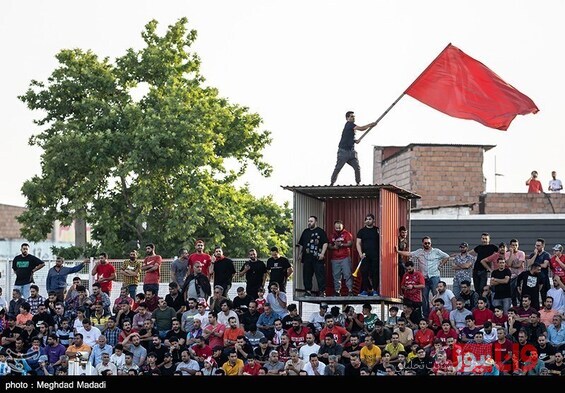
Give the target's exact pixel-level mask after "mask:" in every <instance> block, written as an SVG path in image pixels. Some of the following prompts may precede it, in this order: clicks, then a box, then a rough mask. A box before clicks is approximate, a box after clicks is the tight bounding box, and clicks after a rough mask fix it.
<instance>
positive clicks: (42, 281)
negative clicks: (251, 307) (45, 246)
mask: <svg viewBox="0 0 565 393" xmlns="http://www.w3.org/2000/svg"><path fill="white" fill-rule="evenodd" d="M173 260H174V259H163V263H162V264H161V275H160V277H161V279H160V281H161V283H160V285H159V294H160V295H161V296H164V295H165V294H166V293H168V285H169V283H170V282H171V263H173ZM232 261H233V262H234V265H235V270H236V271H237V272H239V270H240V269H241V267H242V266H243V264H244V263H245V262H246V261H248V259H247V258H234V259H232ZM44 262H45V267H44V268H43V269H40V270H38V271H37V272H35V273H34V275H33V278H34V281H35V284H36V285H37V286H38V287H39V294H40V295H41V296H43V297H45V298H46V297H47V289H46V287H45V285H46V281H47V273H48V272H49V269H50V268H51V267H53V266H55V260H46V261H44ZM108 262H110V263H111V264H112V265H113V266H114V268H115V269H116V279H115V280H114V281H113V284H112V293H111V294H110V298H111V300H112V301H113V300H114V299H115V298H117V297H118V296H119V295H120V288H121V287H122V280H123V274H122V271H121V269H120V268H121V266H122V264H123V262H124V260H123V259H110V260H108ZM80 263H82V260H77V261H65V262H64V266H67V267H73V266H76V265H79V264H80ZM291 263H292V261H291ZM92 266H93V264H92V263H90V264H88V265H87V266H85V267H84V268H83V269H82V270H81V271H80V272H79V273H75V274H69V276H68V277H67V285H68V286H70V285H72V280H73V277H77V276H78V277H80V278H81V280H82V282H83V283H84V285H85V286H86V287H88V289H89V291H90V290H92V284H93V283H94V277H93V276H92V275H91V274H90V272H91V271H92ZM144 276H145V272H141V275H140V280H139V283H140V285H139V287H138V292H142V290H143V284H142V283H143V277H144ZM15 281H16V276H15V274H14V271H13V270H12V261H11V260H9V259H4V260H0V288H2V289H3V296H4V299H6V300H7V301H10V298H11V296H12V287H13V286H14V282H15ZM243 282H245V277H238V276H236V277H234V283H243Z"/></svg>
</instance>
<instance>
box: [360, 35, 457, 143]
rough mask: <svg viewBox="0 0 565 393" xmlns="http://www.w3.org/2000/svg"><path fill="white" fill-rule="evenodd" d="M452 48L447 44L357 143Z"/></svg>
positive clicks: (364, 134) (365, 133) (361, 137)
mask: <svg viewBox="0 0 565 393" xmlns="http://www.w3.org/2000/svg"><path fill="white" fill-rule="evenodd" d="M450 46H451V42H450V43H449V44H447V46H446V47H445V48H444V49H443V50H442V51H441V52H439V55H437V56H436V58H435V59H434V60H433V61H432V62H431V63H430V64H429V65H428V66H427V67H426V69H425V70H424V71H422V72H421V73H420V75H419V76H418V77H417V78H416V80H415V81H414V82H412V83H411V84H410V86H408V88H407V89H406V90H404V92H403V93H402V94H401V95H400V97H398V98H397V99H396V100H395V101H394V102H393V103H392V104H391V105H390V106H389V107H388V109H387V110H386V111H384V113H383V114H382V115H381V116H380V117H379V118H378V119H377V120H376V121H375V125H374V126H371V127H369V128H368V129H367V131H365V132H364V133H363V135H361V136H360V137H359V139H357V143H360V142H361V140H362V139H363V138H365V136H366V135H367V134H368V133H369V131H371V130H372V129H373V128H374V127H375V126H376V125H377V124H378V123H379V121H381V120H382V118H383V117H385V116H386V114H387V113H388V112H389V111H390V110H391V109H392V108H393V107H394V106H395V105H396V103H397V102H398V101H400V99H401V98H402V97H404V95H405V94H406V92H407V91H408V90H410V88H411V87H412V86H413V85H414V84H415V83H416V82H418V80H419V79H420V78H421V77H422V75H424V74H425V73H426V71H428V69H429V68H430V67H431V66H432V64H434V63H435V62H436V60H437V59H438V58H439V57H440V56H441V54H442V53H443V52H445V50H446V49H447V48H449V47H450Z"/></svg>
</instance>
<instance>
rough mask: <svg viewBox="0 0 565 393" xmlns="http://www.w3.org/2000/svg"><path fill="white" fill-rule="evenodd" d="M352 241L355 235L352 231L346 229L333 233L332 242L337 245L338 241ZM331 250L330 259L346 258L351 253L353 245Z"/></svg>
mask: <svg viewBox="0 0 565 393" xmlns="http://www.w3.org/2000/svg"><path fill="white" fill-rule="evenodd" d="M351 241H353V235H352V234H351V233H350V232H348V231H346V230H345V229H344V230H343V231H341V232H334V233H332V237H331V238H330V244H332V245H335V243H336V242H341V243H349V242H351ZM352 244H353V243H352ZM329 251H330V260H332V259H333V260H339V259H345V258H347V257H348V256H350V255H351V246H349V247H343V246H342V247H339V248H338V249H336V250H334V249H329Z"/></svg>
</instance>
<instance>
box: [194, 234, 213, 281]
mask: <svg viewBox="0 0 565 393" xmlns="http://www.w3.org/2000/svg"><path fill="white" fill-rule="evenodd" d="M195 247H196V251H195V252H193V253H192V254H190V256H189V257H188V266H190V272H189V273H194V264H195V263H196V262H200V264H201V265H202V274H204V275H205V276H206V277H208V279H210V270H211V269H210V267H211V266H212V257H211V256H210V254H207V253H205V252H204V240H202V239H198V240H197V241H196V246H195ZM214 284H215V283H214Z"/></svg>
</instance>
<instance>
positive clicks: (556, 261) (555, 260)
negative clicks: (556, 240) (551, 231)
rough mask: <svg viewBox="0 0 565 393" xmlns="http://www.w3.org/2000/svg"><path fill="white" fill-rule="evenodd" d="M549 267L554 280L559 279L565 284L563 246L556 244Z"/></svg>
mask: <svg viewBox="0 0 565 393" xmlns="http://www.w3.org/2000/svg"><path fill="white" fill-rule="evenodd" d="M549 266H550V267H551V272H552V273H553V279H554V280H556V279H557V280H559V281H560V282H561V283H562V284H565V255H563V246H562V245H561V244H556V245H555V246H554V247H553V256H552V257H551V259H550V260H549Z"/></svg>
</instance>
